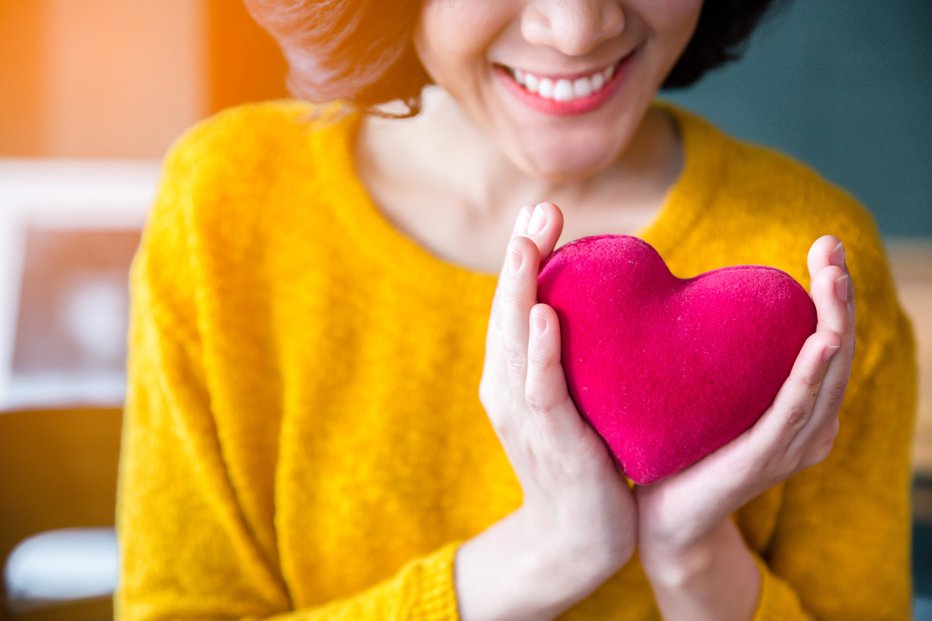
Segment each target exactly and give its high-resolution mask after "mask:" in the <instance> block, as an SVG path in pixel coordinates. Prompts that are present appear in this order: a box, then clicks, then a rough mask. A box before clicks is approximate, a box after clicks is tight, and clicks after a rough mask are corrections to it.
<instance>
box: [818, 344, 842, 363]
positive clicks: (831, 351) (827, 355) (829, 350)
mask: <svg viewBox="0 0 932 621" xmlns="http://www.w3.org/2000/svg"><path fill="white" fill-rule="evenodd" d="M839 349H841V345H830V346H828V347H826V348H825V351H823V352H822V362H828V361H829V360H831V359H832V356H834V355H835V354H836V353H838V350H839Z"/></svg>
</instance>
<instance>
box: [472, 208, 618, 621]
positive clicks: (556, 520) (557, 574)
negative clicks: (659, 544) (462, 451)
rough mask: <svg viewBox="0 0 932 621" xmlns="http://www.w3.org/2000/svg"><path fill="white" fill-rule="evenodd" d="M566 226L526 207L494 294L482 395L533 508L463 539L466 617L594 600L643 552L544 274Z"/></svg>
mask: <svg viewBox="0 0 932 621" xmlns="http://www.w3.org/2000/svg"><path fill="white" fill-rule="evenodd" d="M562 229H563V214H562V213H561V212H560V210H559V208H557V207H556V206H555V205H553V204H550V203H542V204H540V205H538V206H537V207H536V208H535V211H534V215H533V216H530V214H529V213H528V210H527V209H522V210H521V214H520V215H519V216H518V219H517V222H516V224H515V228H514V231H513V232H512V236H511V239H510V240H509V243H508V250H507V252H506V255H507V256H506V257H505V261H504V265H503V269H502V272H501V275H500V278H499V281H498V288H497V290H496V292H495V297H494V299H493V302H492V310H491V315H490V317H489V328H488V334H487V338H486V354H485V365H484V368H483V373H482V381H481V383H480V387H479V397H480V400H481V402H482V405H483V406H484V408H485V410H486V413H487V414H488V416H489V419H490V420H491V422H492V426H493V427H494V428H495V431H496V433H497V434H498V438H499V440H500V441H501V443H502V446H503V447H504V449H505V453H506V454H507V456H508V459H509V461H510V462H511V466H512V468H514V471H515V474H516V475H517V478H518V480H519V482H520V483H521V488H522V491H523V493H524V501H523V504H522V506H521V507H520V508H519V509H518V510H517V511H515V512H514V513H512V514H511V515H509V516H507V517H506V518H505V519H503V520H502V521H500V522H498V523H496V524H495V525H493V526H492V527H491V528H489V529H488V530H486V531H483V532H482V533H480V534H479V535H478V536H477V537H475V538H473V539H471V540H469V541H467V542H466V543H464V544H463V546H461V548H460V550H459V552H458V555H457V560H456V583H457V585H456V586H457V596H458V599H459V604H460V613H461V616H462V618H463V619H464V620H467V621H469V620H472V619H485V618H509V619H518V618H527V619H544V618H550V617H554V616H556V615H558V614H559V613H561V612H562V611H563V610H565V609H566V608H568V607H569V606H571V605H572V604H574V603H575V602H577V601H579V600H581V599H583V598H584V597H585V596H586V595H588V594H589V593H591V592H592V591H593V590H594V589H595V588H596V587H598V586H599V585H600V584H601V583H602V582H604V581H605V579H606V578H608V577H609V576H610V575H612V574H613V573H614V572H616V571H617V570H618V569H619V568H621V567H622V566H623V565H625V563H627V562H628V560H629V559H630V558H631V555H632V553H633V551H634V547H635V545H636V537H637V522H636V520H637V508H636V506H635V503H634V498H633V495H632V494H631V492H630V490H629V488H628V485H627V484H626V482H625V480H624V478H623V477H622V476H621V475H620V474H619V472H618V471H617V469H616V468H615V465H614V462H613V461H612V459H611V456H610V455H609V453H608V449H607V448H606V447H605V445H604V444H603V442H602V440H601V439H600V438H599V436H598V435H597V434H596V433H595V431H594V430H593V429H592V428H591V427H590V426H589V425H588V423H586V422H585V421H584V420H583V418H582V416H581V415H580V414H579V412H578V410H577V409H576V407H575V405H574V404H573V401H572V400H571V399H570V397H569V394H568V392H567V388H566V378H565V376H564V372H563V367H562V365H561V361H560V326H559V320H558V318H557V315H556V313H555V312H554V310H553V309H552V308H551V307H549V306H547V305H546V304H537V303H536V301H537V276H538V271H539V267H540V263H541V261H542V260H543V259H544V258H546V257H547V256H549V255H550V253H551V252H552V251H553V247H554V245H555V244H556V241H557V239H558V238H559V236H560V232H561V231H562Z"/></svg>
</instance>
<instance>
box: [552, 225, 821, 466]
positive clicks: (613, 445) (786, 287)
mask: <svg viewBox="0 0 932 621" xmlns="http://www.w3.org/2000/svg"><path fill="white" fill-rule="evenodd" d="M538 299H539V301H540V302H543V303H546V304H549V305H550V306H552V307H553V308H554V310H556V312H557V316H558V317H559V319H560V330H561V333H562V347H563V350H562V360H563V369H564V372H565V374H566V380H567V385H568V389H569V393H570V396H571V397H572V399H573V401H574V402H575V404H576V407H577V408H578V409H579V411H580V413H582V414H583V416H585V417H586V419H588V421H589V423H590V424H591V425H592V427H593V428H594V429H595V430H596V431H597V432H598V433H599V435H601V436H602V438H603V439H604V440H605V442H606V444H607V445H608V447H609V449H610V450H611V452H612V453H613V455H614V457H615V459H616V460H617V462H618V464H619V466H620V467H621V469H622V470H623V472H624V473H625V475H626V476H628V477H629V478H630V479H631V480H633V481H634V482H635V483H640V484H645V483H650V482H653V481H657V480H659V479H662V478H664V477H666V476H669V475H671V474H673V473H675V472H678V471H680V470H682V469H683V468H685V467H687V466H689V465H690V464H692V463H694V462H695V461H697V460H699V459H700V458H701V457H703V456H705V455H708V454H709V453H711V452H712V451H714V450H716V449H717V448H719V447H721V446H723V445H724V444H727V443H728V442H730V441H731V440H733V439H734V438H736V437H737V436H738V435H740V434H741V433H742V432H743V431H745V430H746V429H748V428H749V427H750V426H751V425H753V424H754V422H755V421H756V420H757V419H758V418H760V416H761V414H763V413H764V411H765V410H766V409H767V408H768V407H769V406H770V404H771V403H772V402H773V399H774V397H775V396H776V394H777V391H778V390H779V389H780V386H781V385H782V384H783V382H784V380H785V379H786V378H787V376H788V375H789V373H790V369H791V368H792V366H793V362H794V361H795V360H796V356H797V355H798V354H799V350H800V349H801V348H802V345H803V342H804V341H805V340H806V338H807V337H808V336H809V335H810V334H812V333H813V332H814V331H815V326H816V311H815V306H814V305H813V303H812V300H811V299H810V298H809V295H808V294H807V293H806V291H805V289H803V287H802V286H801V285H800V284H799V283H797V282H796V281H795V280H793V278H792V277H791V276H789V275H788V274H786V273H784V272H781V271H780V270H778V269H774V268H771V267H761V266H738V267H726V268H722V269H718V270H714V271H711V272H707V273H705V274H700V275H699V276H696V277H695V278H689V279H680V278H677V277H676V276H674V275H673V274H671V273H670V270H669V269H668V268H667V265H666V263H664V261H663V259H662V258H661V257H660V255H659V254H657V251H656V250H654V249H653V248H652V247H651V246H650V245H648V244H647V243H645V242H643V241H641V240H640V239H637V238H635V237H630V236H626V235H598V236H594V237H585V238H582V239H578V240H576V241H574V242H571V243H569V244H566V245H565V246H563V247H561V248H559V249H558V250H556V251H555V252H554V253H553V254H552V255H551V256H550V257H548V259H547V260H546V261H545V262H544V264H543V266H542V267H541V270H540V275H539V277H538Z"/></svg>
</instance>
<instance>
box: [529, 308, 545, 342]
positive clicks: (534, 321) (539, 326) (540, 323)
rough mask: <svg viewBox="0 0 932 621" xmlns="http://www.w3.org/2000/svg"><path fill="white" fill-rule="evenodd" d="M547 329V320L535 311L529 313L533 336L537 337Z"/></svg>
mask: <svg viewBox="0 0 932 621" xmlns="http://www.w3.org/2000/svg"><path fill="white" fill-rule="evenodd" d="M546 329H547V320H546V319H544V318H543V317H541V316H540V315H538V314H537V313H531V330H532V331H533V333H534V338H536V339H539V338H540V337H542V336H543V335H544V330H546Z"/></svg>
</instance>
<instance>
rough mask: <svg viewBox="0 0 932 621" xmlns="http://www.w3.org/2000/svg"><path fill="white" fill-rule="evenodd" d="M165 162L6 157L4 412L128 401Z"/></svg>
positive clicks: (2, 178) (1, 195)
mask: <svg viewBox="0 0 932 621" xmlns="http://www.w3.org/2000/svg"><path fill="white" fill-rule="evenodd" d="M158 174H159V162H152V161H142V162H135V161H134V162H122V161H84V160H80V161H78V160H75V161H70V160H0V410H2V409H21V408H33V407H61V406H70V405H120V404H122V402H123V397H124V392H125V358H126V328H127V312H128V290H127V285H128V275H129V267H130V263H131V261H132V258H133V256H134V254H135V251H136V248H137V246H138V244H139V236H140V232H141V229H142V226H143V224H144V223H145V217H146V213H147V211H148V208H149V205H150V204H151V202H152V199H153V197H154V192H155V186H156V183H157V181H158Z"/></svg>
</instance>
